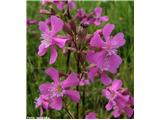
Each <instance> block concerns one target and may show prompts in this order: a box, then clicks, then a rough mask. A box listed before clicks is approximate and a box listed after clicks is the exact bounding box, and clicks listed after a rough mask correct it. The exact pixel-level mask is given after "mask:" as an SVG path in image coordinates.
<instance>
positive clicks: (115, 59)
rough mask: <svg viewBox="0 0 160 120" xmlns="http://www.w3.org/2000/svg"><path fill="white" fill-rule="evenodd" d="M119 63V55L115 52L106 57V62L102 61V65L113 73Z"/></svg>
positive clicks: (120, 60) (120, 61)
mask: <svg viewBox="0 0 160 120" xmlns="http://www.w3.org/2000/svg"><path fill="white" fill-rule="evenodd" d="M121 63H122V59H121V57H120V56H119V55H117V54H113V55H111V56H110V57H108V62H107V63H104V64H105V65H104V66H106V67H107V69H108V70H109V71H110V72H111V73H113V74H115V73H116V72H117V69H118V68H119V66H120V64H121Z"/></svg>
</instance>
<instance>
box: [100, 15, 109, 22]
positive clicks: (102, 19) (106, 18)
mask: <svg viewBox="0 0 160 120" xmlns="http://www.w3.org/2000/svg"><path fill="white" fill-rule="evenodd" d="M100 20H101V21H103V22H106V21H108V20H109V18H108V16H102V17H101V18H100Z"/></svg>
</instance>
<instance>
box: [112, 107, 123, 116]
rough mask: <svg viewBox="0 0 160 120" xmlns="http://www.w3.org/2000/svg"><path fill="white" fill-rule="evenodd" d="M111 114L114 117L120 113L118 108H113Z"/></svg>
mask: <svg viewBox="0 0 160 120" xmlns="http://www.w3.org/2000/svg"><path fill="white" fill-rule="evenodd" d="M112 115H113V116H114V117H115V118H118V117H119V116H120V115H121V111H120V109H118V108H117V107H116V108H115V109H114V111H113V112H112Z"/></svg>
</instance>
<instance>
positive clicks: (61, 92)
mask: <svg viewBox="0 0 160 120" xmlns="http://www.w3.org/2000/svg"><path fill="white" fill-rule="evenodd" d="M45 72H46V74H47V75H49V76H50V77H51V79H53V82H52V83H44V84H41V85H40V86H39V89H40V94H41V95H44V96H47V97H48V99H49V108H50V109H55V110H61V109H62V101H63V97H64V96H68V97H69V98H70V99H71V100H72V101H73V102H76V103H78V102H79V100H80V94H79V92H78V91H76V90H71V89H70V87H72V86H77V85H78V84H79V79H78V78H77V75H76V74H75V73H71V74H70V75H69V76H68V77H67V79H66V80H64V81H62V82H61V81H60V79H59V73H58V71H57V70H56V69H54V68H51V67H50V68H48V69H46V71H45Z"/></svg>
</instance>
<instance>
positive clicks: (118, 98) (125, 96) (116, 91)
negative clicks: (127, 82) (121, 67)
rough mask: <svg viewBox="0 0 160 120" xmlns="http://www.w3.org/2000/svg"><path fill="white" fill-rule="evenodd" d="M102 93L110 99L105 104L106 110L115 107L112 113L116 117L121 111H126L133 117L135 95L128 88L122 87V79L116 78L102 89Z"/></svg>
mask: <svg viewBox="0 0 160 120" xmlns="http://www.w3.org/2000/svg"><path fill="white" fill-rule="evenodd" d="M102 94H103V96H105V97H106V98H107V99H108V100H109V102H108V103H107V105H106V106H105V108H106V110H108V111H110V110H112V109H113V112H112V114H113V116H114V117H115V118H117V117H119V116H120V115H121V113H126V114H127V116H128V117H129V118H130V117H132V115H133V108H132V107H133V97H132V96H131V95H130V93H129V91H128V90H127V89H125V88H122V81H121V80H114V81H113V82H112V84H111V85H110V86H108V87H106V89H104V90H102Z"/></svg>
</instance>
